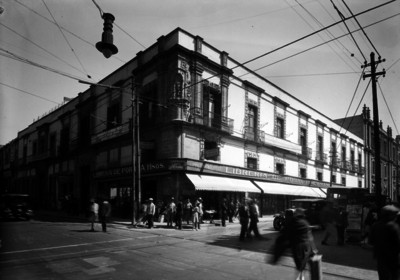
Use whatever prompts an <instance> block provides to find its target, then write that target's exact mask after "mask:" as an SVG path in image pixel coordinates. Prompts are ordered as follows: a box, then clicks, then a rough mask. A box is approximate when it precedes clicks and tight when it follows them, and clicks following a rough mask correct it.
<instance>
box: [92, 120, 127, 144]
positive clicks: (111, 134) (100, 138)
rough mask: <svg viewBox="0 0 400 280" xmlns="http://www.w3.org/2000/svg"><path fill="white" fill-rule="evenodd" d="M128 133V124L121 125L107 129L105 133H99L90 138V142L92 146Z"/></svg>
mask: <svg viewBox="0 0 400 280" xmlns="http://www.w3.org/2000/svg"><path fill="white" fill-rule="evenodd" d="M128 132H129V123H124V124H122V125H119V126H117V127H113V128H111V129H108V130H106V131H103V132H100V133H98V134H96V135H94V136H92V139H91V142H92V144H96V143H100V142H104V141H107V140H110V139H113V138H116V137H119V136H122V135H124V134H127V133H128Z"/></svg>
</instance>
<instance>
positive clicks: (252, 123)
mask: <svg viewBox="0 0 400 280" xmlns="http://www.w3.org/2000/svg"><path fill="white" fill-rule="evenodd" d="M248 106H249V107H248V112H249V113H248V121H247V129H248V133H249V135H251V137H250V138H252V140H254V139H255V138H254V137H256V136H257V107H256V106H253V105H248Z"/></svg>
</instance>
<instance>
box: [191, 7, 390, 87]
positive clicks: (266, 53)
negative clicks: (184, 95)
mask: <svg viewBox="0 0 400 280" xmlns="http://www.w3.org/2000/svg"><path fill="white" fill-rule="evenodd" d="M394 1H396V0H390V1H387V2H385V3H382V4H379V5H377V6H374V7H372V8H369V9H366V10H364V11H362V12H359V13H357V14H355V15H354V16H359V15H362V14H365V13H368V12H370V11H373V10H375V9H378V8H380V7H383V6H385V5H388V4H390V3H392V2H394ZM352 17H353V16H351V17H347V18H343V19H342V20H341V21H338V22H334V23H332V24H330V25H328V26H325V27H324V28H321V29H319V30H316V31H314V32H312V33H310V34H308V35H305V36H302V37H300V38H298V39H296V40H294V41H292V42H289V43H286V44H284V45H282V46H280V47H278V48H276V49H273V50H271V51H268V52H265V53H263V54H261V55H259V56H256V57H254V58H252V59H250V60H247V61H245V62H243V63H238V65H236V66H234V67H231V68H230V70H233V69H236V68H238V67H243V66H244V65H246V64H249V63H251V62H253V61H256V60H258V59H260V58H262V57H264V56H267V55H270V54H272V53H274V52H277V51H279V50H281V49H283V48H286V47H288V46H290V45H293V44H295V43H298V42H300V41H302V40H304V39H306V38H309V37H311V36H313V35H315V34H317V33H319V32H321V31H324V30H326V29H328V28H331V27H333V26H335V25H338V24H340V23H342V22H344V21H346V20H349V19H351V18H352ZM217 76H218V74H215V75H212V76H210V77H209V78H208V79H211V78H213V77H217ZM204 80H205V79H201V80H200V81H198V82H195V83H192V84H191V85H189V86H186V87H185V88H184V89H186V88H189V87H193V86H196V85H197V84H199V83H201V82H203V81H204Z"/></svg>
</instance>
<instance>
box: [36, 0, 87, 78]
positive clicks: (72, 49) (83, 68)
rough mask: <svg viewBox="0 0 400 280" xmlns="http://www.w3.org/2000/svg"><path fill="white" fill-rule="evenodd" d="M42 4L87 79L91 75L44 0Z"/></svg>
mask: <svg viewBox="0 0 400 280" xmlns="http://www.w3.org/2000/svg"><path fill="white" fill-rule="evenodd" d="M42 2H43V4H44V6H45V7H46V9H47V11H48V12H49V14H50V16H51V18H52V19H53V21H54V22H55V24H56V25H57V27H58V30H60V32H61V35H62V36H63V38H64V40H65V42H67V45H68V46H69V48H70V49H71V51H72V53H73V54H74V56H75V58H76V60H77V61H78V63H79V64H80V65H81V67H82V70H83V71H84V72H85V73H86V77H88V78H89V79H91V78H92V77H91V76H90V75H89V74H88V72H87V70H86V69H85V67H84V66H83V64H82V61H81V60H80V59H79V57H78V55H77V54H76V52H75V50H74V48H73V47H72V45H71V44H70V42H69V41H68V39H67V37H66V36H65V34H64V32H63V30H62V29H61V27H60V25H59V24H58V22H57V20H56V19H55V18H54V16H53V14H52V13H51V11H50V9H49V7H48V6H47V4H46V2H45V1H44V0H42Z"/></svg>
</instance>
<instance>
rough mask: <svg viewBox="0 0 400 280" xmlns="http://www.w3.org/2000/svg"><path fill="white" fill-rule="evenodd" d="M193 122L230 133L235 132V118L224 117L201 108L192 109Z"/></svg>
mask: <svg viewBox="0 0 400 280" xmlns="http://www.w3.org/2000/svg"><path fill="white" fill-rule="evenodd" d="M190 115H191V122H192V123H194V124H199V125H203V126H206V127H211V128H214V129H218V130H221V131H224V132H228V133H229V134H232V133H233V119H230V118H227V117H223V116H220V115H217V114H215V113H214V112H207V111H203V110H202V109H201V108H197V107H196V108H192V109H190Z"/></svg>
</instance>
